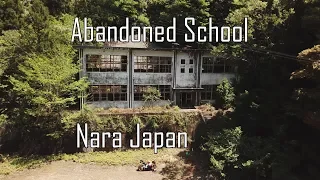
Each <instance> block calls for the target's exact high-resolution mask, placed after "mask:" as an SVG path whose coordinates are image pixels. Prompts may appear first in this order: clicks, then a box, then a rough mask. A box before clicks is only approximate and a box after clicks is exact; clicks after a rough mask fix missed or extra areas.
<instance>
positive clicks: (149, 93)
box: [143, 87, 161, 105]
mask: <svg viewBox="0 0 320 180" xmlns="http://www.w3.org/2000/svg"><path fill="white" fill-rule="evenodd" d="M160 98H161V94H160V91H159V90H158V89H157V88H155V87H148V88H147V90H146V91H145V92H144V93H143V100H144V102H146V103H148V104H149V105H152V103H153V102H156V101H158V100H160Z"/></svg>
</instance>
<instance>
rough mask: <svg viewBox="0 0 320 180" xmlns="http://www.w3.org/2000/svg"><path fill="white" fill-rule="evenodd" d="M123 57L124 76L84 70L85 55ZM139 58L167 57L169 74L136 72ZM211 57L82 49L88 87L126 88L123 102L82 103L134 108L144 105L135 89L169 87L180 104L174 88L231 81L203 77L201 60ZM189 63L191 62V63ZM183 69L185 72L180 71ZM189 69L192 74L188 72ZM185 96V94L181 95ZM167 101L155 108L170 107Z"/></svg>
mask: <svg viewBox="0 0 320 180" xmlns="http://www.w3.org/2000/svg"><path fill="white" fill-rule="evenodd" d="M89 54H96V55H123V56H127V71H126V72H89V71H87V70H86V61H87V60H86V55H89ZM138 56H166V57H171V70H170V71H171V72H167V73H163V72H135V71H134V67H135V61H134V60H135V58H136V57H138ZM209 56H211V55H210V54H209V53H204V54H202V53H198V52H196V51H186V50H184V51H182V50H181V51H174V50H166V51H163V50H142V49H141V50H137V49H94V48H85V49H83V51H82V53H81V55H80V58H82V65H83V66H82V72H81V76H87V77H88V80H89V82H90V84H91V85H127V98H126V99H127V100H126V101H93V102H90V101H88V100H87V101H83V102H86V103H88V104H91V105H93V106H95V107H101V108H109V107H119V108H132V107H133V108H135V107H141V106H144V105H146V104H145V103H144V102H143V101H135V100H134V91H135V89H134V86H135V85H170V86H171V89H172V90H171V101H173V102H174V103H176V102H177V101H181V99H177V98H180V97H184V95H180V92H181V91H180V90H174V89H176V88H178V89H179V88H182V89H183V88H185V89H186V90H188V88H198V89H201V86H202V85H215V84H219V83H220V82H221V81H222V80H223V79H224V78H227V79H232V78H233V77H234V74H231V73H203V72H202V64H203V61H202V60H203V57H209ZM190 60H191V62H190ZM182 69H184V71H183V70H182ZM190 69H192V70H190ZM182 92H184V91H182ZM192 93H193V95H192V98H196V100H195V101H194V102H196V103H197V104H199V102H200V101H201V92H199V91H197V92H192ZM169 103H170V101H168V100H161V101H158V102H156V103H154V104H155V105H165V104H169Z"/></svg>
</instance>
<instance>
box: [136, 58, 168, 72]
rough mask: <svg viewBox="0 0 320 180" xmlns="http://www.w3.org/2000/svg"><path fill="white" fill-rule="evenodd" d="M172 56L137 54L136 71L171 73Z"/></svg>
mask: <svg viewBox="0 0 320 180" xmlns="http://www.w3.org/2000/svg"><path fill="white" fill-rule="evenodd" d="M171 60H172V57H159V56H135V57H134V72H151V73H170V72H171Z"/></svg>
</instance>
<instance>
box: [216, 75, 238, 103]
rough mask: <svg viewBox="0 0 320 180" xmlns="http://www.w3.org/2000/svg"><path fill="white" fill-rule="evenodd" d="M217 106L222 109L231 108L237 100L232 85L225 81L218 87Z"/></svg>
mask: <svg viewBox="0 0 320 180" xmlns="http://www.w3.org/2000/svg"><path fill="white" fill-rule="evenodd" d="M216 92H217V106H218V107H222V108H226V109H228V108H230V107H232V106H233V103H234V100H235V93H234V89H233V87H232V85H231V83H230V82H229V81H228V80H227V79H224V80H223V81H222V82H221V83H220V85H219V86H218V87H217V90H216Z"/></svg>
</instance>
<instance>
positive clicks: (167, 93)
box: [134, 85, 171, 101]
mask: <svg viewBox="0 0 320 180" xmlns="http://www.w3.org/2000/svg"><path fill="white" fill-rule="evenodd" d="M149 87H155V88H157V89H158V90H159V92H160V94H161V97H160V99H161V100H170V99H171V86H170V85H135V86H134V100H135V101H143V93H144V92H145V91H146V90H147V89H148V88H149Z"/></svg>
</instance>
